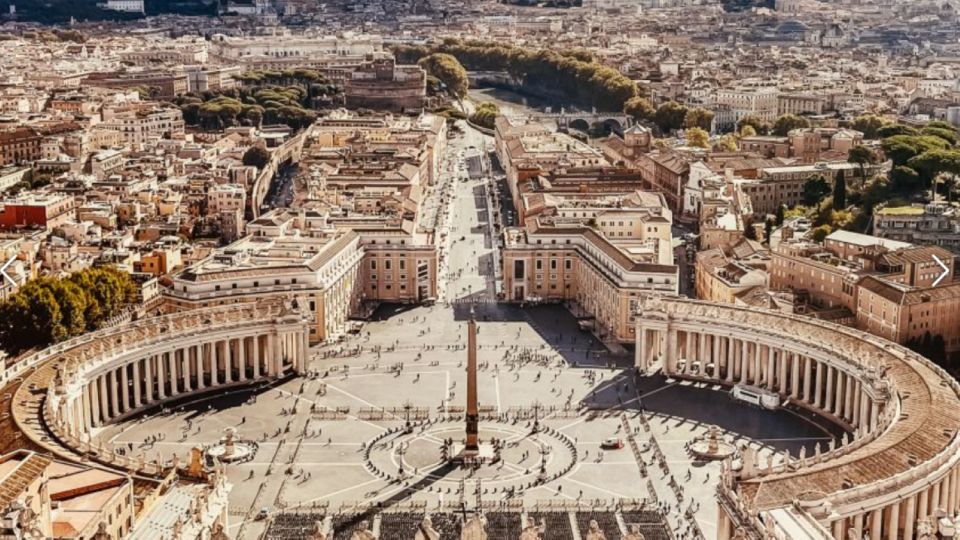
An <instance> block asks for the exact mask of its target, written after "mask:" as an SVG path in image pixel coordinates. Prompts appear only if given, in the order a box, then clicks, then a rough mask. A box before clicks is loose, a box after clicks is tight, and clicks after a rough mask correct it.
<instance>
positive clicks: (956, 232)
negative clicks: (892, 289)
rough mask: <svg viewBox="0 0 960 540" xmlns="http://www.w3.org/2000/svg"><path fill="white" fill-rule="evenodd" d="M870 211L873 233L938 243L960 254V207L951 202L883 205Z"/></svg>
mask: <svg viewBox="0 0 960 540" xmlns="http://www.w3.org/2000/svg"><path fill="white" fill-rule="evenodd" d="M873 215H874V218H873V234H875V235H877V236H879V237H881V238H889V239H890V240H897V241H900V242H909V243H911V244H923V245H932V246H940V247H942V248H945V249H948V250H950V251H952V252H953V253H954V254H960V210H958V209H957V207H956V206H954V205H949V204H947V203H944V202H934V203H929V204H927V205H924V206H919V205H913V206H899V207H884V208H879V209H877V210H875V211H874V214H873Z"/></svg>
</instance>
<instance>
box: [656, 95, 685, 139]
mask: <svg viewBox="0 0 960 540" xmlns="http://www.w3.org/2000/svg"><path fill="white" fill-rule="evenodd" d="M686 117H687V108H686V107H684V106H683V105H681V104H679V103H677V102H676V101H668V102H666V103H664V104H663V105H661V106H660V107H659V108H657V112H656V113H655V114H654V115H653V122H654V123H655V124H656V125H657V127H659V128H660V131H662V132H663V133H670V132H672V131H675V130H678V129H680V128H682V127H683V125H684V121H685V120H686Z"/></svg>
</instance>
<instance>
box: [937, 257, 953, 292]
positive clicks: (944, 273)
mask: <svg viewBox="0 0 960 540" xmlns="http://www.w3.org/2000/svg"><path fill="white" fill-rule="evenodd" d="M933 260H934V261H935V262H936V263H937V264H939V265H940V268H943V273H942V274H940V277H938V278H937V279H936V280H934V282H933V286H934V287H936V286H937V285H939V284H940V282H941V281H943V278H945V277H947V274H949V273H950V267H949V266H947V265H945V264H943V261H941V260H940V257H937V256H936V255H934V256H933Z"/></svg>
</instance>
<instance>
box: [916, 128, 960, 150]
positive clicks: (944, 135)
mask: <svg viewBox="0 0 960 540" xmlns="http://www.w3.org/2000/svg"><path fill="white" fill-rule="evenodd" d="M920 134H921V135H929V136H931V137H940V138H941V139H943V140H944V141H946V142H947V143H949V144H950V146H956V144H957V130H955V129H944V128H940V127H931V126H926V127H924V128H923V129H921V130H920Z"/></svg>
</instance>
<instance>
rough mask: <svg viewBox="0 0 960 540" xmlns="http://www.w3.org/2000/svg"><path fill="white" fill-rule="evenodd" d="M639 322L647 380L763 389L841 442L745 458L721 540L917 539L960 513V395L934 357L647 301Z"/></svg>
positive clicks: (728, 496)
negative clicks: (819, 420) (652, 374)
mask: <svg viewBox="0 0 960 540" xmlns="http://www.w3.org/2000/svg"><path fill="white" fill-rule="evenodd" d="M636 325H637V331H636V335H637V349H636V365H637V368H638V369H639V370H641V371H648V370H651V369H654V368H656V367H657V366H660V367H661V369H662V370H663V372H664V373H665V374H667V375H668V376H670V377H677V378H682V379H689V380H693V381H702V382H706V383H708V384H719V385H721V386H724V387H732V386H734V385H741V386H749V387H751V388H756V389H760V390H761V391H763V392H768V393H770V394H771V395H774V396H777V398H778V399H780V400H789V401H790V403H791V404H792V405H793V406H796V407H799V408H801V409H802V410H804V411H806V412H808V413H812V414H814V415H817V416H820V417H823V418H824V419H827V420H829V421H832V422H834V423H836V424H837V425H838V426H840V427H841V428H842V429H843V431H844V435H843V437H842V439H841V442H840V443H836V444H835V443H833V442H831V444H829V445H828V446H827V447H826V448H823V447H821V446H820V445H816V446H815V447H813V449H812V450H807V448H806V447H805V448H804V449H803V450H801V452H800V454H799V456H795V455H794V456H791V455H790V453H789V452H786V453H776V454H775V455H773V456H771V457H769V458H768V459H767V460H766V461H765V462H764V461H763V460H761V459H760V458H759V456H758V454H757V451H755V450H753V449H751V448H749V447H748V448H747V449H745V450H744V452H743V457H742V460H743V461H742V463H743V464H742V467H741V468H739V469H734V468H733V467H732V463H731V462H730V461H727V462H725V464H724V467H723V473H722V475H723V477H722V480H721V484H720V488H719V493H718V502H719V506H720V519H719V523H718V535H717V537H718V538H719V539H721V540H727V539H730V538H761V537H763V536H764V535H773V537H776V538H832V539H844V538H862V537H863V536H864V534H865V533H867V534H869V538H873V539H879V538H918V536H914V535H915V532H916V531H917V530H918V526H920V525H921V524H922V523H923V522H926V524H932V523H933V522H935V520H936V519H938V517H939V515H940V513H941V512H943V513H945V514H946V515H951V516H952V515H954V514H955V513H956V512H957V511H958V510H960V507H958V506H957V505H958V504H960V481H958V479H960V438H958V437H957V436H956V433H955V424H956V423H955V420H954V418H955V416H956V414H958V413H960V384H958V383H957V381H956V380H955V379H953V377H951V376H950V375H949V374H948V373H946V372H945V371H944V370H943V369H941V368H939V367H937V366H936V365H934V364H933V363H932V362H930V361H929V360H926V359H925V358H923V357H921V356H919V355H917V354H916V353H914V352H912V351H910V350H908V349H906V348H904V347H902V346H899V345H896V344H894V343H891V342H890V341H887V340H885V339H883V338H880V337H877V336H874V335H871V334H868V333H865V332H861V331H858V330H854V329H850V328H845V327H842V326H839V325H835V324H831V323H827V322H823V321H818V320H815V319H811V318H805V317H800V316H797V315H787V314H783V313H778V312H773V311H768V310H757V309H749V308H744V307H734V306H727V305H722V304H712V303H707V302H699V301H693V300H686V299H681V298H677V297H661V296H655V295H648V296H646V297H645V298H643V299H642V301H641V302H639V303H638V311H637V318H636ZM904 395H909V396H910V399H903V398H902V397H899V396H904ZM878 463H882V464H883V466H878V465H877V464H878Z"/></svg>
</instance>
